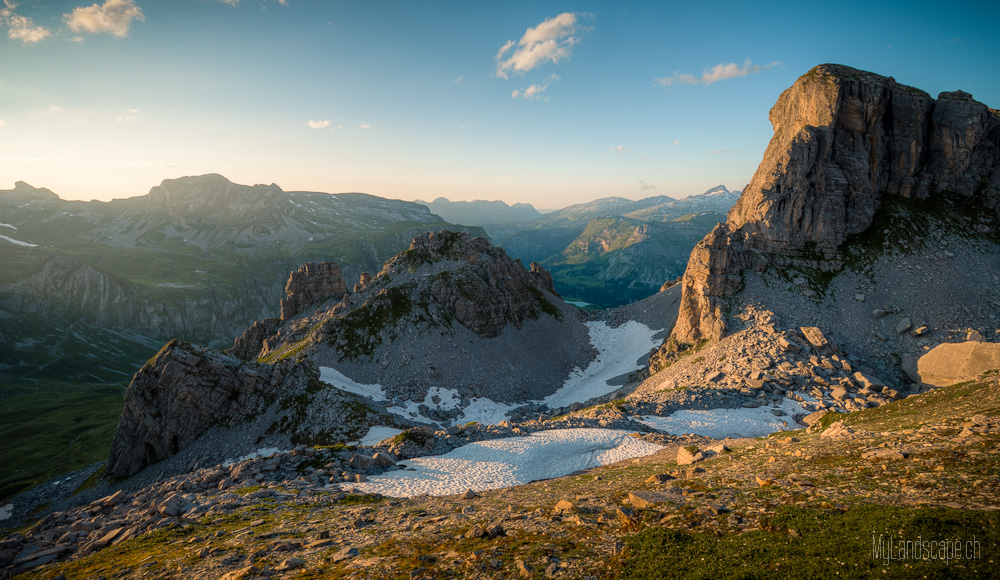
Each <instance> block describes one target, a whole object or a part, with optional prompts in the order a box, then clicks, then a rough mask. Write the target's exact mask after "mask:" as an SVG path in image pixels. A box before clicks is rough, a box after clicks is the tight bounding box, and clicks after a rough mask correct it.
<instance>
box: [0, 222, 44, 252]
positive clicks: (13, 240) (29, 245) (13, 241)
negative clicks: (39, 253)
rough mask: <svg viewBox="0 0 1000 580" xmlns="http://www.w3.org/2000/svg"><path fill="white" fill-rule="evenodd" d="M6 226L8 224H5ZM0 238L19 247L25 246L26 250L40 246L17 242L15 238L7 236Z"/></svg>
mask: <svg viewBox="0 0 1000 580" xmlns="http://www.w3.org/2000/svg"><path fill="white" fill-rule="evenodd" d="M5 225H6V224H5ZM0 238H3V239H5V240H7V241H8V242H10V243H12V244H14V245H17V246H24V247H25V248H37V247H38V244H29V243H28V242H22V241H21V240H15V239H14V238H8V237H7V236H2V235H0Z"/></svg>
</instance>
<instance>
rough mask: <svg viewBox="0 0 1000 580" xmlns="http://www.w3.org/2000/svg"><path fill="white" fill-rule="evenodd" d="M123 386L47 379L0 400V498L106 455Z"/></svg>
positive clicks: (105, 457)
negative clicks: (54, 381) (58, 381)
mask: <svg viewBox="0 0 1000 580" xmlns="http://www.w3.org/2000/svg"><path fill="white" fill-rule="evenodd" d="M123 390H124V385H120V384H119V385H107V384H104V385H80V384H60V383H47V384H41V385H38V386H34V387H31V388H21V389H17V390H16V392H17V393H18V394H16V395H14V396H9V397H6V398H3V399H0V441H3V442H4V445H2V446H0V500H3V499H5V498H7V497H9V496H11V495H13V494H14V493H17V492H18V491H21V490H23V489H26V488H29V487H32V486H34V485H37V484H39V483H42V482H43V481H46V480H48V479H50V478H52V477H55V476H57V475H59V474H62V473H66V472H68V471H72V470H75V469H80V468H82V467H86V466H87V465H90V464H92V463H95V462H97V461H103V460H105V459H107V457H108V450H109V449H110V448H111V439H112V437H114V433H115V427H116V426H117V424H118V417H119V415H121V410H122V393H123ZM5 392H6V393H7V394H10V393H11V392H14V391H13V390H12V389H10V388H7V389H5Z"/></svg>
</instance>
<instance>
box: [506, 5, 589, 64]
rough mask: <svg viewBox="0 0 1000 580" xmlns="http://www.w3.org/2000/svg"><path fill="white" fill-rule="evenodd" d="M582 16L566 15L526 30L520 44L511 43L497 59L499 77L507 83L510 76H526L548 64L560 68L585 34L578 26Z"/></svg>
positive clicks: (564, 13) (507, 43)
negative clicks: (581, 35)
mask: <svg viewBox="0 0 1000 580" xmlns="http://www.w3.org/2000/svg"><path fill="white" fill-rule="evenodd" d="M580 16H582V15H580V14H577V13H573V12H563V13H562V14H560V15H558V16H555V17H553V18H549V19H547V20H545V21H544V22H542V23H541V24H539V25H538V26H535V27H533V28H529V29H527V30H526V31H525V32H524V36H522V37H521V40H519V41H517V42H514V41H513V40H508V41H507V42H506V43H504V45H503V46H501V47H500V50H498V51H497V54H496V56H495V57H494V59H495V60H496V62H497V70H496V73H495V74H496V76H498V77H500V78H502V79H505V78H507V77H508V75H509V74H510V73H511V72H516V73H522V74H523V73H525V72H527V71H529V70H531V69H533V68H535V67H537V66H538V65H540V64H543V63H545V62H551V63H552V64H559V62H560V61H563V60H566V59H567V58H569V57H570V54H572V52H573V46H575V45H576V44H577V43H578V42H580V39H579V38H578V37H577V36H575V35H576V34H577V33H578V32H580V31H581V30H583V27H581V26H580V24H579V17H580Z"/></svg>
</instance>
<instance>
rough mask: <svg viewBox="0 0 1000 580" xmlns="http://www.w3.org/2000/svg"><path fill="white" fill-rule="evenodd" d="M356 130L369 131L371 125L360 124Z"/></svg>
mask: <svg viewBox="0 0 1000 580" xmlns="http://www.w3.org/2000/svg"><path fill="white" fill-rule="evenodd" d="M358 128H359V129H371V128H372V124H371V123H361V124H360V125H358Z"/></svg>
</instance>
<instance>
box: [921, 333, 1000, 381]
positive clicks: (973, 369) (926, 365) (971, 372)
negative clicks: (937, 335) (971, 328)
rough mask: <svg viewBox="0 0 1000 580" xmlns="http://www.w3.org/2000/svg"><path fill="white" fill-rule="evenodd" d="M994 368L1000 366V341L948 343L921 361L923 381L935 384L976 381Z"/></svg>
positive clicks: (926, 355)
mask: <svg viewBox="0 0 1000 580" xmlns="http://www.w3.org/2000/svg"><path fill="white" fill-rule="evenodd" d="M993 369H1000V343H995V342H977V341H968V342H946V343H944V344H939V345H937V346H936V347H934V348H933V349H932V350H931V351H930V352H928V353H927V354H925V355H924V356H922V357H920V359H919V360H918V361H917V374H918V375H919V376H920V381H921V382H922V383H924V384H925V385H931V386H935V387H946V386H948V385H954V384H955V383H964V382H966V381H971V380H975V378H976V377H978V376H979V375H980V374H981V373H983V372H985V371H989V370H993Z"/></svg>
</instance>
